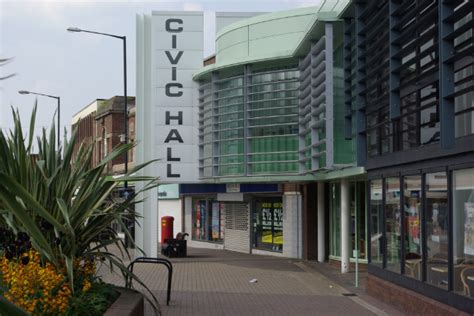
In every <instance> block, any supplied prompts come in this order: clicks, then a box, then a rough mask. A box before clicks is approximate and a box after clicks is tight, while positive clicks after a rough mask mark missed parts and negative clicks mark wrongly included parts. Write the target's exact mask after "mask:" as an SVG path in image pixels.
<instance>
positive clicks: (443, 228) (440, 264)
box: [425, 172, 448, 289]
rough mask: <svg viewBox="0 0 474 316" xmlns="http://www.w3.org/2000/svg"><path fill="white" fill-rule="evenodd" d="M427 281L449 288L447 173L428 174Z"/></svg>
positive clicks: (426, 188)
mask: <svg viewBox="0 0 474 316" xmlns="http://www.w3.org/2000/svg"><path fill="white" fill-rule="evenodd" d="M425 190H426V193H425V194H426V238H427V240H426V249H427V266H426V269H427V281H428V283H431V284H433V285H435V286H439V287H441V288H444V289H447V288H448V181H447V176H446V172H437V173H429V174H426V187H425Z"/></svg>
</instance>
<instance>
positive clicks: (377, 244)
mask: <svg viewBox="0 0 474 316" xmlns="http://www.w3.org/2000/svg"><path fill="white" fill-rule="evenodd" d="M369 210H370V211H369V214H370V262H371V263H372V264H375V265H378V266H382V262H383V250H382V249H383V235H382V228H383V214H382V211H383V208H382V179H377V180H372V181H370V209H369Z"/></svg>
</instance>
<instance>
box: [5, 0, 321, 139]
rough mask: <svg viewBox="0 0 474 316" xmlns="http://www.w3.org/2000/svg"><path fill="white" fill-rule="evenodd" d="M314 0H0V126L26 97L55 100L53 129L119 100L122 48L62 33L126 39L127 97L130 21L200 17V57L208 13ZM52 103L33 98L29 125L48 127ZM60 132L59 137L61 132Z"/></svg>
mask: <svg viewBox="0 0 474 316" xmlns="http://www.w3.org/2000/svg"><path fill="white" fill-rule="evenodd" d="M319 2H320V1H319V0H312V1H311V0H239V1H235V0H220V1H215V0H214V1H211V0H201V1H54V0H37V1H22V0H16V1H4V0H0V58H7V57H8V58H10V57H12V58H13V60H12V62H10V63H9V64H8V65H7V66H4V67H1V68H0V77H1V76H5V75H8V74H11V73H15V74H16V76H14V77H12V78H10V79H7V80H3V81H0V95H1V98H0V102H1V104H0V126H1V127H2V128H10V127H11V126H12V120H11V114H10V106H11V105H13V106H14V107H18V108H19V109H20V113H21V116H22V121H23V122H24V125H26V126H27V124H26V123H27V122H28V119H29V116H30V113H31V109H32V107H33V104H34V102H35V100H36V97H35V96H32V95H20V94H18V90H30V91H35V92H39V93H44V94H50V95H57V96H60V97H61V126H62V129H63V127H64V126H66V127H67V128H68V129H69V127H70V122H71V118H72V116H73V115H74V114H75V113H76V112H78V111H79V110H80V109H81V108H82V107H84V106H86V105H87V104H89V103H90V102H92V101H93V100H95V99H98V98H109V97H112V96H114V95H123V74H122V69H123V68H122V41H120V40H118V39H114V38H110V37H104V36H98V35H93V34H87V33H69V32H67V31H66V28H68V27H69V26H76V27H79V28H83V29H88V30H94V31H99V32H105V33H113V34H117V35H125V36H127V58H128V60H127V67H128V95H132V96H134V95H135V16H136V14H143V13H151V11H152V10H188V11H204V12H205V15H204V55H205V56H208V55H210V54H213V53H214V34H215V27H214V12H216V11H219V12H222V11H230V12H232V11H237V12H240V11H251V12H260V11H262V12H272V11H280V10H286V9H292V8H297V7H303V6H314V5H317V4H318V3H319ZM56 105H57V102H56V100H54V99H49V98H44V97H40V98H38V119H37V126H38V128H41V127H42V126H46V127H49V126H50V124H51V122H52V118H53V115H54V112H55V110H56ZM62 129H61V130H62Z"/></svg>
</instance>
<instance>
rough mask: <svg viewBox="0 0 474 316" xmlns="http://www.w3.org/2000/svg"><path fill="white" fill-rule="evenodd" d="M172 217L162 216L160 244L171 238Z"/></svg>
mask: <svg viewBox="0 0 474 316" xmlns="http://www.w3.org/2000/svg"><path fill="white" fill-rule="evenodd" d="M173 222H174V217H173V216H163V217H162V218H161V243H162V244H163V243H165V241H166V240H167V239H171V238H173Z"/></svg>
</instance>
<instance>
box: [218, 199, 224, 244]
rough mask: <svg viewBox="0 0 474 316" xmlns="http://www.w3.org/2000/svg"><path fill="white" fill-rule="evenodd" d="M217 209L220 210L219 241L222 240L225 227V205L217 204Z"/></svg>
mask: <svg viewBox="0 0 474 316" xmlns="http://www.w3.org/2000/svg"><path fill="white" fill-rule="evenodd" d="M219 208H220V210H221V224H220V225H221V229H220V239H224V227H225V204H224V203H219Z"/></svg>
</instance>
